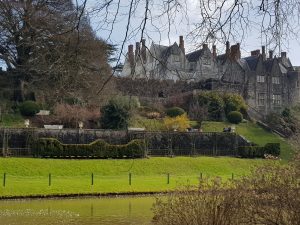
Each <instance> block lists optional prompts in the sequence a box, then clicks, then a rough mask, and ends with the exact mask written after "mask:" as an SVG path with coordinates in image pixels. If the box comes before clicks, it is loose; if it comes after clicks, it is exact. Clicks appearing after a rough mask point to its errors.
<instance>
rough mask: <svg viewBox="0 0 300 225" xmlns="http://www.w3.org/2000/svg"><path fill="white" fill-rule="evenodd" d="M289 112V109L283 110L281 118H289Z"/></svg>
mask: <svg viewBox="0 0 300 225" xmlns="http://www.w3.org/2000/svg"><path fill="white" fill-rule="evenodd" d="M291 115H292V114H291V110H290V109H289V108H284V110H283V111H282V113H281V116H283V117H286V118H290V117H291Z"/></svg>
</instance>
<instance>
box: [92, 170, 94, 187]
mask: <svg viewBox="0 0 300 225" xmlns="http://www.w3.org/2000/svg"><path fill="white" fill-rule="evenodd" d="M92 185H94V173H92Z"/></svg>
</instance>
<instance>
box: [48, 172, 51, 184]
mask: <svg viewBox="0 0 300 225" xmlns="http://www.w3.org/2000/svg"><path fill="white" fill-rule="evenodd" d="M48 185H49V186H51V173H49V182H48Z"/></svg>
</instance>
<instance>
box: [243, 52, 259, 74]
mask: <svg viewBox="0 0 300 225" xmlns="http://www.w3.org/2000/svg"><path fill="white" fill-rule="evenodd" d="M258 59H259V56H249V57H245V58H243V60H245V61H246V63H247V64H248V68H249V69H250V70H251V71H255V70H256V66H257V63H258Z"/></svg>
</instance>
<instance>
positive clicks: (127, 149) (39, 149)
mask: <svg viewBox="0 0 300 225" xmlns="http://www.w3.org/2000/svg"><path fill="white" fill-rule="evenodd" d="M145 149H146V148H145V141H144V140H132V141H130V142H129V143H128V144H125V145H111V144H108V143H106V142H105V141H103V140H96V141H94V142H92V143H90V144H62V143H61V142H59V141H58V140H57V139H54V138H40V139H38V140H37V141H34V142H33V143H32V144H31V150H32V152H33V155H34V156H35V157H51V158H52V157H96V158H124V157H126V158H142V157H145V156H146V152H145Z"/></svg>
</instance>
